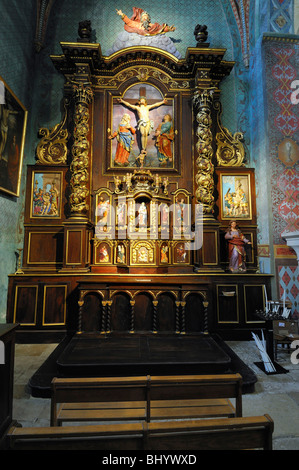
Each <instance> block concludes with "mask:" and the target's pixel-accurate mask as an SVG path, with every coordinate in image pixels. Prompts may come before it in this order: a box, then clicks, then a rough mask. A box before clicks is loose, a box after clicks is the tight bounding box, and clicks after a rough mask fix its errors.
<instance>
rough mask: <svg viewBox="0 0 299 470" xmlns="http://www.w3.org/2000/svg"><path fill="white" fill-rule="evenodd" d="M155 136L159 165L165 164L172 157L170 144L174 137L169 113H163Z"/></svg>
mask: <svg viewBox="0 0 299 470" xmlns="http://www.w3.org/2000/svg"><path fill="white" fill-rule="evenodd" d="M155 136H156V147H157V151H158V159H159V162H160V165H161V166H167V165H168V163H169V162H172V158H173V155H172V148H171V144H172V141H173V139H174V130H173V126H172V117H171V116H170V114H165V116H164V117H163V121H162V123H161V124H159V126H158V128H157V129H156V132H155Z"/></svg>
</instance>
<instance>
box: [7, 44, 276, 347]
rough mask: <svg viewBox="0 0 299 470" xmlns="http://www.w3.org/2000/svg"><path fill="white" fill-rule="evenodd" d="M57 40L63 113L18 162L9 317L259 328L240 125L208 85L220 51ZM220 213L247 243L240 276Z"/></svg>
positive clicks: (51, 330)
mask: <svg viewBox="0 0 299 470" xmlns="http://www.w3.org/2000/svg"><path fill="white" fill-rule="evenodd" d="M61 48H62V54H61V55H55V56H52V57H51V58H52V61H53V63H54V65H55V67H56V69H57V70H58V71H59V72H60V73H62V74H63V75H64V77H65V85H64V97H63V98H64V115H63V118H62V120H61V122H60V123H59V124H57V126H55V127H54V128H53V129H50V130H48V129H45V128H44V129H41V130H40V135H41V140H40V142H39V145H38V147H37V162H36V164H35V165H29V166H28V170H27V189H26V205H25V224H24V226H25V237H24V249H23V259H22V265H21V266H20V268H19V270H18V271H17V273H15V274H12V275H10V276H9V293H8V310H7V312H8V313H7V320H8V322H14V323H15V322H17V323H19V324H20V332H19V334H23V335H24V337H28V336H29V334H31V335H34V336H36V337H38V336H39V335H41V334H42V335H44V336H47V337H52V338H58V337H59V336H60V335H62V334H64V333H65V332H69V331H75V332H79V333H82V332H98V333H105V334H107V333H109V332H113V331H127V332H132V333H136V332H138V331H152V332H161V331H170V332H173V333H176V334H184V333H187V332H205V333H208V332H219V333H222V334H224V335H235V337H236V336H238V335H239V336H240V335H242V332H249V331H251V330H252V329H254V328H259V327H260V326H261V325H260V323H261V321H260V319H259V317H258V316H257V315H256V314H255V312H256V310H261V309H263V307H264V303H265V291H266V292H267V293H268V297H270V277H269V276H267V275H262V274H259V273H258V266H257V240H256V231H257V225H256V223H257V222H256V206H255V180H254V169H252V168H247V167H246V155H245V152H244V147H243V145H242V142H241V140H242V136H241V134H240V133H236V134H234V135H232V134H231V132H230V131H229V130H228V129H226V128H224V127H223V126H222V124H221V94H220V88H219V85H220V83H221V81H222V80H223V79H224V78H225V77H227V76H228V75H229V74H230V72H231V70H232V68H233V65H234V64H233V62H230V61H226V60H225V59H224V55H225V49H214V48H210V47H209V45H208V44H205V43H203V44H197V45H196V47H190V48H188V49H187V51H186V55H185V58H184V59H177V58H176V57H174V56H173V55H171V54H169V53H168V52H165V51H163V50H162V49H157V48H153V47H146V46H140V47H129V48H126V49H123V50H120V51H118V52H116V53H114V54H113V55H111V56H109V57H105V56H103V54H102V52H101V48H100V45H99V44H95V43H91V42H89V40H88V39H86V42H83V41H78V42H77V43H66V42H62V43H61ZM142 100H146V101H142ZM141 102H142V103H146V105H147V106H149V107H150V108H149V115H150V119H151V121H152V123H153V126H152V129H151V131H150V133H149V135H148V137H147V142H146V143H144V142H143V136H142V133H141V131H140V129H141V127H140V125H139V124H140V115H139V114H138V113H139V111H138V106H140V103H141ZM128 123H129V124H128ZM129 129H131V130H130V131H129ZM124 133H125V134H126V136H125V137H126V139H127V140H126V144H124V140H122V139H123V134H124ZM231 218H234V219H237V221H238V223H239V226H240V228H241V230H242V233H243V234H244V236H245V237H246V238H247V239H248V240H249V241H250V242H251V244H250V245H248V249H247V250H246V254H247V259H246V266H247V270H246V272H245V271H243V272H238V273H234V274H232V273H230V272H229V271H228V253H227V245H226V241H225V238H224V235H225V231H226V229H227V226H228V223H229V221H230V219H231ZM262 323H263V322H262Z"/></svg>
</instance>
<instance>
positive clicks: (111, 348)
mask: <svg viewBox="0 0 299 470" xmlns="http://www.w3.org/2000/svg"><path fill="white" fill-rule="evenodd" d="M230 363H231V359H230V357H229V355H228V354H226V353H225V352H224V351H223V350H222V349H221V348H220V347H219V346H218V344H217V343H216V342H215V341H214V340H213V338H211V337H210V336H209V335H204V334H198V335H167V334H165V335H160V334H158V335H155V334H144V335H142V334H138V335H134V334H131V335H130V334H127V335H114V334H113V335H94V334H93V335H75V336H74V337H73V338H72V339H71V341H70V343H69V344H68V345H67V347H66V348H65V350H64V351H63V352H62V354H61V355H60V357H59V358H58V360H57V366H58V370H59V371H60V372H61V373H62V374H63V375H64V376H66V377H71V376H75V377H82V376H90V375H97V376H102V377H103V376H118V375H120V376H124V375H126V376H127V375H146V374H150V375H154V374H155V375H167V374H168V375H169V374H204V373H209V374H214V373H225V372H227V371H228V370H229V367H230Z"/></svg>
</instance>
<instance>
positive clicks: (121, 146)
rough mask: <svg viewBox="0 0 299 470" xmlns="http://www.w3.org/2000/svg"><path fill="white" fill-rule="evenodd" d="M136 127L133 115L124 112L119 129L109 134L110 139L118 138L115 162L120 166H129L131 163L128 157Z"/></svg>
mask: <svg viewBox="0 0 299 470" xmlns="http://www.w3.org/2000/svg"><path fill="white" fill-rule="evenodd" d="M135 133H136V131H135V129H134V128H133V127H132V126H131V117H130V116H129V114H124V115H123V117H122V119H121V122H120V124H119V126H118V129H117V131H115V132H114V133H113V134H112V135H109V136H108V139H114V138H115V137H116V138H117V142H118V144H117V148H116V153H115V158H114V164H115V165H120V166H127V165H128V164H129V162H128V158H129V155H130V152H131V149H132V146H133V143H134V134H135Z"/></svg>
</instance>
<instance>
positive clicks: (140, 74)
mask: <svg viewBox="0 0 299 470" xmlns="http://www.w3.org/2000/svg"><path fill="white" fill-rule="evenodd" d="M133 77H136V78H137V79H138V80H139V81H141V82H145V81H147V80H148V78H149V77H154V78H156V79H157V80H159V81H160V82H162V83H164V84H166V85H168V86H169V88H170V89H173V90H175V89H182V88H186V89H187V88H189V87H190V83H189V81H188V80H184V81H183V82H178V81H176V80H173V79H172V78H171V77H170V76H169V75H167V74H166V73H163V72H161V71H158V70H156V69H154V68H151V67H136V68H132V69H130V70H128V71H126V72H119V73H118V74H117V75H116V76H115V77H113V78H109V77H108V78H106V77H99V78H98V79H97V84H98V85H102V86H110V87H111V86H115V87H116V86H118V85H119V84H120V83H123V82H124V81H125V80H128V79H129V78H133Z"/></svg>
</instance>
